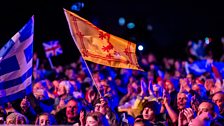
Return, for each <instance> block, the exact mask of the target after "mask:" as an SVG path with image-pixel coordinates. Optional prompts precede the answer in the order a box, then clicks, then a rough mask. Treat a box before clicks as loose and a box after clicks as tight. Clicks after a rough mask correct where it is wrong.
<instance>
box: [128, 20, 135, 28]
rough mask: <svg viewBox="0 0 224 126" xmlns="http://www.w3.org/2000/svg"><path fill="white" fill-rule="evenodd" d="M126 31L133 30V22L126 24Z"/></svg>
mask: <svg viewBox="0 0 224 126" xmlns="http://www.w3.org/2000/svg"><path fill="white" fill-rule="evenodd" d="M127 27H128V29H133V28H135V24H134V23H133V22H130V23H128V24H127Z"/></svg>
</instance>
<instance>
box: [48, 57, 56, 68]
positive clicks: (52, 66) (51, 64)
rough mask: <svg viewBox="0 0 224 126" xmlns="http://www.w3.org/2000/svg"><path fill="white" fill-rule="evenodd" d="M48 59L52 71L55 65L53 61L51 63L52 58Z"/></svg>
mask: <svg viewBox="0 0 224 126" xmlns="http://www.w3.org/2000/svg"><path fill="white" fill-rule="evenodd" d="M47 59H48V61H49V63H50V66H51V69H54V65H53V63H52V61H51V58H50V57H47Z"/></svg>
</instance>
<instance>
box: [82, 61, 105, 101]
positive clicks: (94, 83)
mask: <svg viewBox="0 0 224 126" xmlns="http://www.w3.org/2000/svg"><path fill="white" fill-rule="evenodd" d="M83 60H84V63H85V65H86V68H87V70H88V72H89V74H90V77H91V78H92V80H93V85H94V86H95V87H96V89H97V92H98V93H99V95H100V97H102V95H101V93H100V91H99V89H98V87H97V85H96V82H95V80H94V78H93V75H92V74H91V71H90V69H89V66H88V65H87V63H86V60H85V59H84V58H83Z"/></svg>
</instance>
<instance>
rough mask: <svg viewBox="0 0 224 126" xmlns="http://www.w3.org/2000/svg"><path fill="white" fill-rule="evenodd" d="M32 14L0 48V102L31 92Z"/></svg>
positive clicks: (21, 96)
mask: <svg viewBox="0 0 224 126" xmlns="http://www.w3.org/2000/svg"><path fill="white" fill-rule="evenodd" d="M33 32H34V16H32V17H31V19H30V20H29V21H28V22H27V24H26V25H25V26H24V27H23V28H22V29H21V30H20V31H19V32H17V33H16V34H15V35H14V36H13V37H12V38H11V39H10V40H9V41H8V42H7V43H6V44H5V45H4V46H3V47H2V49H1V50H0V101H1V102H0V104H4V103H7V102H10V101H13V100H16V99H19V98H23V97H24V96H25V95H28V94H29V93H31V91H32V90H31V89H32V61H33Z"/></svg>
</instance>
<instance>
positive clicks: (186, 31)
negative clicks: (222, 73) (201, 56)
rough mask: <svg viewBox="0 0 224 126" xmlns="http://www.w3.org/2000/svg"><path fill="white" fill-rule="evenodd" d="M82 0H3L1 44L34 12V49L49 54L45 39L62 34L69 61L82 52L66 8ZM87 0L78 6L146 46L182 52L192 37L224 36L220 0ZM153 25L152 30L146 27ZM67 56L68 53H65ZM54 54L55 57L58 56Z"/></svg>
mask: <svg viewBox="0 0 224 126" xmlns="http://www.w3.org/2000/svg"><path fill="white" fill-rule="evenodd" d="M77 1H80V0H7V1H5V2H2V1H1V3H0V16H1V17H0V47H2V46H3V45H4V44H5V43H6V42H7V41H8V40H9V39H10V38H11V37H12V36H13V35H14V34H15V33H16V32H17V31H19V30H20V28H22V26H23V25H24V24H25V23H26V22H27V21H28V20H29V19H30V17H31V16H32V15H34V20H35V24H34V25H35V31H34V50H35V51H37V52H38V54H39V55H40V57H44V51H43V47H42V42H46V41H50V40H59V41H60V42H61V45H62V48H63V50H64V54H63V55H62V56H60V57H59V58H62V59H63V61H65V62H70V61H73V60H75V59H77V58H78V57H79V56H80V54H79V52H78V50H77V48H76V46H75V44H74V43H73V40H72V37H71V35H70V32H69V28H68V25H67V21H66V18H65V15H64V12H63V8H65V9H68V10H71V5H72V4H73V3H75V2H77ZM195 1H196V0H194V1H193V0H192V1H190V0H182V1H175V2H174V1H164V0H137V1H135V2H134V1H133V2H130V0H83V2H84V3H85V6H84V8H83V9H81V11H79V12H75V11H73V12H75V13H76V14H78V15H80V16H81V17H83V18H86V19H87V20H89V21H90V22H92V23H94V24H95V25H97V26H98V27H99V28H101V29H102V30H104V31H106V32H109V33H111V34H113V35H116V36H119V37H122V38H124V39H127V40H130V41H132V42H134V43H136V44H137V45H138V44H143V45H144V47H145V52H146V51H150V52H155V53H156V54H157V55H160V56H161V55H171V56H176V57H181V56H182V57H183V56H184V55H185V54H186V53H185V46H186V44H187V42H188V41H189V40H194V41H197V40H199V39H202V40H203V39H204V38H205V37H211V38H213V40H214V41H220V38H221V36H224V10H223V7H222V5H223V4H221V2H213V1H210V2H206V1H203V0H197V2H195ZM119 17H124V18H126V22H131V21H132V22H134V23H135V24H136V28H135V29H133V30H129V29H127V28H126V26H119V25H118V18H119ZM147 25H151V26H152V31H148V30H147V28H146V27H147ZM65 56H66V57H67V58H64V57H65ZM56 61H57V59H55V61H54V62H56Z"/></svg>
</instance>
